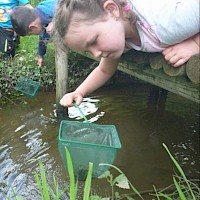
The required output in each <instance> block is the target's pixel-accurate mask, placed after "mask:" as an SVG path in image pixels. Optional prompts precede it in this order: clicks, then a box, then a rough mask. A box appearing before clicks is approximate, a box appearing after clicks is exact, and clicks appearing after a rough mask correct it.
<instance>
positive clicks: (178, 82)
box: [55, 49, 200, 116]
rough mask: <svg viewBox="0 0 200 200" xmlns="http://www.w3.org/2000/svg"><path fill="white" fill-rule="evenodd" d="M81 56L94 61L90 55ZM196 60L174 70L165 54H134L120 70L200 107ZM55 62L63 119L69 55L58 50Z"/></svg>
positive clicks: (199, 60) (198, 61)
mask: <svg viewBox="0 0 200 200" xmlns="http://www.w3.org/2000/svg"><path fill="white" fill-rule="evenodd" d="M81 55H83V56H86V57H89V58H92V57H91V56H89V55H88V54H83V53H81ZM193 58H194V59H193ZM193 58H192V59H190V60H189V61H188V62H187V63H186V64H185V65H183V66H181V67H179V68H174V67H171V66H170V65H168V64H167V63H166V61H165V60H164V58H163V56H162V54H159V53H151V54H150V53H143V52H138V51H134V50H132V51H129V52H128V53H126V54H124V55H123V56H122V58H121V62H120V63H119V66H118V70H120V71H122V72H124V73H127V74H129V75H131V76H133V77H136V78H138V79H140V80H142V81H145V82H147V83H150V84H152V85H156V86H158V87H160V88H163V89H165V90H167V91H170V92H172V93H175V94H177V95H180V96H183V97H185V98H187V99H189V100H191V101H193V102H196V103H198V104H199V103H200V85H199V83H200V55H197V56H195V57H193ZM92 59H93V58H92ZM55 61H56V112H57V114H59V115H63V116H64V115H66V113H67V111H66V108H64V107H62V106H61V105H60V104H59V101H60V99H61V97H62V96H63V95H64V94H66V93H67V92H68V84H67V83H68V54H66V53H65V52H63V51H62V50H61V49H56V59H55Z"/></svg>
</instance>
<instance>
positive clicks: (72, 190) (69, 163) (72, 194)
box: [65, 148, 77, 200]
mask: <svg viewBox="0 0 200 200" xmlns="http://www.w3.org/2000/svg"><path fill="white" fill-rule="evenodd" d="M65 150H66V159H67V169H68V173H69V179H70V200H76V192H77V185H76V186H75V180H74V170H73V164H72V158H71V155H70V152H69V150H68V148H65Z"/></svg>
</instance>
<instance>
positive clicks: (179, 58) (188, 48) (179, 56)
mask: <svg viewBox="0 0 200 200" xmlns="http://www.w3.org/2000/svg"><path fill="white" fill-rule="evenodd" d="M199 41H200V33H198V34H197V35H195V36H194V37H192V38H189V39H187V40H185V41H183V42H181V43H179V44H175V45H172V46H169V47H167V48H166V49H165V50H164V51H163V52H162V53H163V55H164V56H165V59H166V60H167V61H168V62H169V63H170V64H171V65H172V66H174V67H179V66H181V65H182V64H184V63H185V62H187V61H188V60H189V59H190V58H191V57H192V56H193V55H196V54H199V53H200V49H199V48H200V47H199V46H200V44H199Z"/></svg>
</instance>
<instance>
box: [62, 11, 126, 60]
mask: <svg viewBox="0 0 200 200" xmlns="http://www.w3.org/2000/svg"><path fill="white" fill-rule="evenodd" d="M64 40H65V44H66V45H67V46H68V47H69V48H70V49H72V50H75V51H86V52H89V53H90V54H91V55H92V56H94V57H95V58H101V57H103V58H111V59H115V58H119V57H120V56H121V55H122V53H123V51H124V47H125V30H124V26H123V23H122V21H120V20H118V19H117V20H116V19H115V18H114V17H112V16H110V15H108V16H107V19H106V20H105V21H98V22H94V24H92V23H91V21H90V23H87V22H80V24H79V25H77V24H76V26H73V24H72V25H70V27H69V30H68V32H67V34H66V35H65V37H64Z"/></svg>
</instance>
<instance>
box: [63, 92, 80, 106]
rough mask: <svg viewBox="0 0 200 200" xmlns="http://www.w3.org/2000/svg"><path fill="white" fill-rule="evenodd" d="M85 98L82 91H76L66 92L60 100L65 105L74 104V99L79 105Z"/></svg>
mask: <svg viewBox="0 0 200 200" xmlns="http://www.w3.org/2000/svg"><path fill="white" fill-rule="evenodd" d="M82 100H83V95H82V94H81V93H80V92H77V91H74V92H70V93H67V94H65V95H64V96H63V97H62V99H61V100H60V105H61V106H64V107H71V106H73V103H72V102H73V101H76V103H77V105H79V104H80V103H81V102H82Z"/></svg>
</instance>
